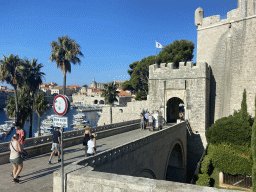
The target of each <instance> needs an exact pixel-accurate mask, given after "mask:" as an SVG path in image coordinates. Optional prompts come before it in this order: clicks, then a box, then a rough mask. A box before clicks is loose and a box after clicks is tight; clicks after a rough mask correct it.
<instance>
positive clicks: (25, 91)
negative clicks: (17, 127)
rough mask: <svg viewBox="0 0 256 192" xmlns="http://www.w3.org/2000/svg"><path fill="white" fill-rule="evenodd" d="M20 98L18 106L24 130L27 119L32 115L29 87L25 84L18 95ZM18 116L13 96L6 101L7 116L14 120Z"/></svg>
mask: <svg viewBox="0 0 256 192" xmlns="http://www.w3.org/2000/svg"><path fill="white" fill-rule="evenodd" d="M17 97H18V106H19V108H18V109H19V114H20V121H19V122H20V123H21V127H22V128H23V126H24V124H25V122H26V120H27V118H28V117H29V115H30V113H31V106H30V98H31V97H30V93H29V88H28V85H26V84H24V85H23V87H22V88H21V89H20V90H19V92H18V93H17ZM15 114H16V104H15V97H14V96H13V95H11V96H9V97H8V99H7V100H6V115H7V117H9V118H14V117H15Z"/></svg>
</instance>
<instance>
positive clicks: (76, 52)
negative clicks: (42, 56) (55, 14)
mask: <svg viewBox="0 0 256 192" xmlns="http://www.w3.org/2000/svg"><path fill="white" fill-rule="evenodd" d="M50 46H51V47H52V50H51V57H50V61H55V62H56V64H57V68H59V67H60V69H61V71H62V72H63V77H64V80H63V94H64V95H65V94H66V74H67V72H69V73H71V63H73V64H74V65H75V64H77V63H78V64H79V65H80V64H81V60H80V59H79V58H78V56H84V55H83V54H82V52H81V51H80V49H81V47H80V45H78V44H77V43H76V41H75V40H73V39H70V38H69V36H62V37H58V42H55V41H52V42H51V44H50Z"/></svg>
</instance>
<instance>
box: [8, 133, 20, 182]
mask: <svg viewBox="0 0 256 192" xmlns="http://www.w3.org/2000/svg"><path fill="white" fill-rule="evenodd" d="M18 139H19V135H18V134H14V135H13V136H12V141H11V143H10V146H9V147H10V150H11V153H10V162H11V163H12V166H13V171H12V175H13V182H14V183H19V179H18V178H19V174H20V172H21V170H22V168H23V159H22V158H21V157H20V155H19V152H22V151H23V150H22V148H21V145H20V142H19V141H18Z"/></svg>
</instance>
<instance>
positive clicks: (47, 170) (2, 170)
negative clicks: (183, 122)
mask: <svg viewBox="0 0 256 192" xmlns="http://www.w3.org/2000/svg"><path fill="white" fill-rule="evenodd" d="M150 134H152V132H149V131H148V130H141V129H137V130H133V131H130V132H126V133H122V134H118V135H114V136H111V137H107V138H103V139H99V140H97V152H98V153H99V152H102V151H105V150H108V149H111V148H113V147H116V146H119V145H122V144H125V143H128V142H130V141H132V140H135V139H139V138H141V137H143V136H147V135H150ZM49 156H50V153H47V154H43V155H40V156H36V157H32V158H29V159H27V160H26V161H24V163H23V164H24V167H23V170H22V172H21V174H20V176H21V178H20V183H19V184H15V183H13V182H12V177H11V174H10V173H11V172H12V164H10V163H8V164H4V165H0V191H1V192H9V191H11V192H19V191H29V192H41V191H45V192H50V191H52V189H53V177H52V173H53V172H54V171H56V170H58V169H59V168H60V167H61V163H57V159H58V158H57V157H55V156H54V157H53V159H52V165H50V164H48V159H49ZM81 158H85V155H84V147H83V146H82V144H81V145H75V146H72V147H68V148H65V155H64V159H65V161H64V163H65V165H68V164H70V163H73V162H74V161H77V160H78V159H81Z"/></svg>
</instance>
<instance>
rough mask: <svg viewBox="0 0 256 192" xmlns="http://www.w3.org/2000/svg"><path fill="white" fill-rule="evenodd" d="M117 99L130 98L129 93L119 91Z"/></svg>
mask: <svg viewBox="0 0 256 192" xmlns="http://www.w3.org/2000/svg"><path fill="white" fill-rule="evenodd" d="M118 96H119V97H132V96H131V95H130V94H129V93H127V92H126V91H119V93H118Z"/></svg>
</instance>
